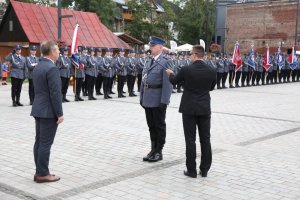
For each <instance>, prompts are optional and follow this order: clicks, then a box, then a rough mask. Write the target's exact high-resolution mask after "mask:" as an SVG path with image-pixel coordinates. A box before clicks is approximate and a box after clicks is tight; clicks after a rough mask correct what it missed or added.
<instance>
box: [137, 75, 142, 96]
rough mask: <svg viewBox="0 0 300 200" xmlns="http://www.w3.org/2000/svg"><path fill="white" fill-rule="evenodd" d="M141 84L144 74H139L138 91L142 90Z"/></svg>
mask: <svg viewBox="0 0 300 200" xmlns="http://www.w3.org/2000/svg"><path fill="white" fill-rule="evenodd" d="M141 84H142V74H138V75H137V86H138V92H140V91H141Z"/></svg>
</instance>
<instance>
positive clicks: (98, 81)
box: [95, 74, 103, 94]
mask: <svg viewBox="0 0 300 200" xmlns="http://www.w3.org/2000/svg"><path fill="white" fill-rule="evenodd" d="M102 83H103V76H102V74H98V76H97V79H96V85H95V90H96V94H99V93H100V90H101V88H102Z"/></svg>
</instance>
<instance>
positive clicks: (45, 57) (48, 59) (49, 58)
mask: <svg viewBox="0 0 300 200" xmlns="http://www.w3.org/2000/svg"><path fill="white" fill-rule="evenodd" d="M44 58H46V59H48V60H50V61H51V62H52V63H53V64H54V61H53V60H52V59H51V58H48V57H44Z"/></svg>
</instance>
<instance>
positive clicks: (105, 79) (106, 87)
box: [103, 77, 112, 93]
mask: <svg viewBox="0 0 300 200" xmlns="http://www.w3.org/2000/svg"><path fill="white" fill-rule="evenodd" d="M111 80H112V79H111V78H109V77H103V91H104V93H108V92H110V82H111Z"/></svg>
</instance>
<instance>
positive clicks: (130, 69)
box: [126, 49, 137, 97]
mask: <svg viewBox="0 0 300 200" xmlns="http://www.w3.org/2000/svg"><path fill="white" fill-rule="evenodd" d="M126 67H127V88H128V92H129V96H130V97H135V96H137V95H136V94H134V83H135V79H136V74H137V59H136V57H135V51H134V50H133V49H132V50H130V51H129V57H128V63H127V65H126Z"/></svg>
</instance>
